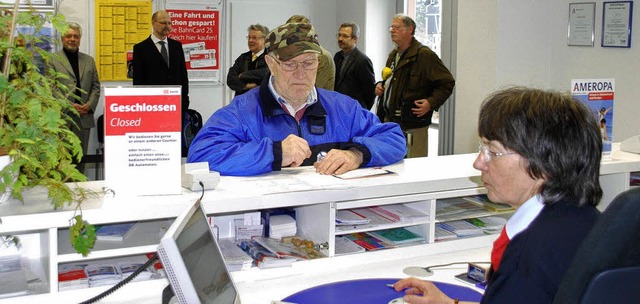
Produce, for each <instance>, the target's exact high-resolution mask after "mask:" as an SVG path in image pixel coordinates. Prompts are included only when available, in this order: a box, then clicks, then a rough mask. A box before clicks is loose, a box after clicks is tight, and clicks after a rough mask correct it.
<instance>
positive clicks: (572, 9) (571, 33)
mask: <svg viewBox="0 0 640 304" xmlns="http://www.w3.org/2000/svg"><path fill="white" fill-rule="evenodd" d="M595 12H596V3H595V2H588V3H569V25H568V28H567V45H569V46H593V41H594V40H595V34H594V28H595Z"/></svg>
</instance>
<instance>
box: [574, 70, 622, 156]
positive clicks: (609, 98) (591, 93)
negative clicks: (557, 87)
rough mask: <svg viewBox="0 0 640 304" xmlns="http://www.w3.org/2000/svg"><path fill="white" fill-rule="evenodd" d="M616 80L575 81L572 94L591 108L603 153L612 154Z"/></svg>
mask: <svg viewBox="0 0 640 304" xmlns="http://www.w3.org/2000/svg"><path fill="white" fill-rule="evenodd" d="M614 86H615V79H612V78H611V79H573V80H571V94H572V95H573V96H574V97H575V98H577V99H579V100H580V101H582V102H584V103H585V104H586V105H588V106H589V108H591V111H592V112H593V115H595V117H596V118H597V120H598V125H599V127H600V135H601V136H602V148H603V149H602V152H603V154H605V155H610V154H611V143H612V142H613V137H612V134H613V99H614Z"/></svg>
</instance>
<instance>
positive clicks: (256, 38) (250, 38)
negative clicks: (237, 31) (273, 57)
mask: <svg viewBox="0 0 640 304" xmlns="http://www.w3.org/2000/svg"><path fill="white" fill-rule="evenodd" d="M246 38H247V40H258V39H264V36H260V37H258V36H247V37H246Z"/></svg>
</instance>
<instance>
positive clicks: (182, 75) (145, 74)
mask: <svg viewBox="0 0 640 304" xmlns="http://www.w3.org/2000/svg"><path fill="white" fill-rule="evenodd" d="M151 23H152V27H153V34H151V35H150V36H149V38H147V39H145V40H143V41H142V42H140V43H138V44H136V45H134V46H133V84H134V85H180V86H182V113H183V115H182V117H184V113H185V111H186V110H187V109H188V108H189V78H188V76H187V66H186V65H185V59H184V51H183V50H182V43H180V42H179V41H177V40H174V39H171V38H169V37H167V36H168V35H169V33H170V32H171V16H169V14H168V13H167V12H166V11H157V12H155V13H153V16H152V17H151ZM163 49H164V50H163ZM182 155H183V156H186V149H184V147H183V151H182Z"/></svg>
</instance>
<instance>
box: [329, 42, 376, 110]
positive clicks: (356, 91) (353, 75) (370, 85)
mask: <svg viewBox="0 0 640 304" xmlns="http://www.w3.org/2000/svg"><path fill="white" fill-rule="evenodd" d="M340 56H342V51H340V52H337V53H336V54H335V55H334V56H333V62H334V63H335V64H336V83H335V86H334V90H335V91H336V92H340V93H342V94H345V95H349V96H351V97H352V98H353V99H355V100H357V101H358V102H359V103H360V105H361V106H362V107H363V108H365V109H368V110H370V109H371V107H372V106H373V102H374V100H375V97H376V93H375V90H376V78H375V74H374V73H373V64H371V59H369V57H367V55H365V54H364V53H363V52H361V51H360V50H359V49H358V48H357V47H356V48H354V49H353V50H352V51H351V54H350V55H349V57H348V58H347V59H346V60H345V61H344V62H343V63H342V66H343V67H342V69H341V70H342V71H344V72H343V73H340V71H339V70H338V58H339V57H340Z"/></svg>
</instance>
